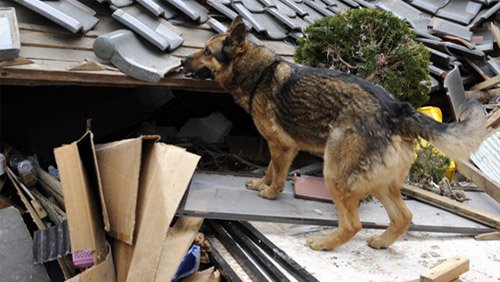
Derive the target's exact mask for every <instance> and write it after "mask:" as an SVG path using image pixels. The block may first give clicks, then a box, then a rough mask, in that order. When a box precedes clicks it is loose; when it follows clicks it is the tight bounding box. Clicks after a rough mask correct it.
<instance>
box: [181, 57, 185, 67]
mask: <svg viewBox="0 0 500 282" xmlns="http://www.w3.org/2000/svg"><path fill="white" fill-rule="evenodd" d="M181 66H183V67H185V66H186V58H184V59H182V60H181Z"/></svg>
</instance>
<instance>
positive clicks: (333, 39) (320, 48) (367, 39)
mask: <svg viewBox="0 0 500 282" xmlns="http://www.w3.org/2000/svg"><path fill="white" fill-rule="evenodd" d="M415 38H416V35H415V32H414V31H413V30H412V29H411V28H410V27H409V26H408V24H407V23H406V22H404V21H403V20H400V19H399V18H397V17H395V16H394V15H393V14H391V13H390V12H386V11H379V10H373V9H351V10H348V11H347V12H345V13H342V14H337V15H335V16H330V17H324V18H321V19H319V20H318V21H316V22H315V23H314V24H312V25H310V26H309V27H308V28H307V29H306V31H305V36H304V38H301V39H299V40H298V41H297V43H298V46H297V48H296V49H295V61H296V62H298V63H302V64H305V65H310V66H315V67H326V68H335V69H339V70H342V71H345V72H351V73H354V74H356V75H358V76H360V77H362V78H365V79H368V80H370V81H372V82H374V83H377V84H379V85H381V86H383V87H384V88H385V89H386V90H387V91H389V92H390V93H392V94H393V95H395V96H396V97H398V98H399V99H400V100H403V101H408V102H410V103H411V104H412V105H413V106H415V107H419V106H421V105H423V104H424V103H426V102H427V100H428V99H429V87H430V80H429V76H428V74H429V71H428V66H429V65H430V59H429V58H430V55H429V52H428V50H427V49H426V48H425V46H423V45H422V44H420V43H418V42H416V40H415Z"/></svg>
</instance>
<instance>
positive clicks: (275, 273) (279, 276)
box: [219, 221, 290, 281]
mask: <svg viewBox="0 0 500 282" xmlns="http://www.w3.org/2000/svg"><path fill="white" fill-rule="evenodd" d="M219 223H220V224H221V225H222V227H224V229H225V230H226V231H227V232H228V233H229V234H230V235H231V236H232V237H233V239H235V240H236V242H238V244H239V245H240V246H241V247H242V248H244V249H245V251H246V252H247V253H248V254H250V255H251V256H252V257H253V258H254V260H255V261H256V262H257V263H258V264H259V265H260V266H261V267H262V269H263V270H264V271H266V273H267V274H268V275H269V276H271V278H273V279H276V280H277V281H290V280H289V279H288V278H287V277H286V276H285V275H284V274H283V273H282V272H281V271H280V270H279V269H278V268H277V267H276V266H275V265H274V263H273V262H272V261H271V260H270V259H269V258H268V257H267V256H266V255H265V254H264V253H263V250H261V249H259V247H257V245H255V244H254V243H253V242H252V240H251V239H250V238H248V236H247V235H246V234H245V233H244V232H242V231H241V230H240V229H238V228H237V227H236V226H235V225H234V224H233V222H231V221H219Z"/></svg>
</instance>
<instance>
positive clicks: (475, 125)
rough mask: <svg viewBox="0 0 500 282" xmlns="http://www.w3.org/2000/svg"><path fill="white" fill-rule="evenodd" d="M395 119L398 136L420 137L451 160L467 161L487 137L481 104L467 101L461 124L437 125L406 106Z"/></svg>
mask: <svg viewBox="0 0 500 282" xmlns="http://www.w3.org/2000/svg"><path fill="white" fill-rule="evenodd" d="M401 114H402V115H401V116H400V118H397V120H394V122H395V123H397V124H398V126H397V128H398V130H397V131H398V133H399V134H401V135H403V136H405V137H413V138H416V137H422V138H423V139H425V140H427V141H429V142H431V143H432V145H434V146H435V147H437V148H438V149H439V150H441V151H443V153H445V155H446V156H447V157H449V158H451V159H452V160H468V158H469V156H470V154H471V153H472V152H473V151H474V150H475V149H476V148H477V147H478V146H479V144H480V143H481V141H482V140H483V139H484V138H485V137H486V135H487V130H486V115H485V113H484V111H483V109H482V107H481V104H479V102H477V101H476V100H469V101H468V102H467V104H466V108H465V111H464V114H463V119H462V120H461V121H460V122H453V123H448V124H446V123H439V122H437V121H435V120H434V119H432V118H430V117H428V116H426V115H424V114H422V113H420V112H419V111H417V110H415V109H414V108H413V107H411V106H410V105H409V104H405V106H402V109H401Z"/></svg>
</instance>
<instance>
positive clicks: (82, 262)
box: [73, 251, 94, 269]
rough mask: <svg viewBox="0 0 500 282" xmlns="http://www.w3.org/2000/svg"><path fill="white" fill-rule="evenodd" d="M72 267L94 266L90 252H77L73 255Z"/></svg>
mask: <svg viewBox="0 0 500 282" xmlns="http://www.w3.org/2000/svg"><path fill="white" fill-rule="evenodd" d="M73 265H74V266H75V267H76V268H79V269H82V268H89V267H91V266H93V265H94V259H93V258H92V252H91V251H78V252H76V253H73Z"/></svg>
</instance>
